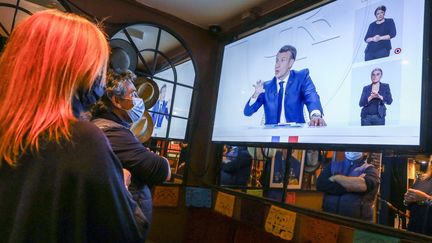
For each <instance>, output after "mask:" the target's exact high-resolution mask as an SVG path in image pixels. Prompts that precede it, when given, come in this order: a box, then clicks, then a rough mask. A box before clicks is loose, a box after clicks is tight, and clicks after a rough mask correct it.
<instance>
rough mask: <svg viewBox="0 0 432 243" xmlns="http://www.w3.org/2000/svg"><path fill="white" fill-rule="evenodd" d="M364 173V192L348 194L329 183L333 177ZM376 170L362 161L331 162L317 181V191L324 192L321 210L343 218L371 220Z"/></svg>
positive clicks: (376, 187)
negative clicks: (365, 187)
mask: <svg viewBox="0 0 432 243" xmlns="http://www.w3.org/2000/svg"><path fill="white" fill-rule="evenodd" d="M363 173H365V174H366V176H365V177H364V178H365V182H366V186H367V190H366V192H363V193H358V192H348V191H347V190H346V189H345V188H344V187H342V186H341V185H340V184H339V183H337V182H331V181H330V180H329V178H330V177H331V176H333V175H337V174H339V175H344V176H360V175H361V174H363ZM378 185H379V174H378V170H377V169H376V168H375V167H374V166H373V165H371V164H367V163H365V162H363V161H362V160H356V161H350V160H344V161H341V162H339V161H333V162H331V163H330V164H329V165H328V166H326V167H325V168H324V170H323V171H322V172H321V174H320V175H319V177H318V179H317V189H318V191H322V192H324V199H323V205H322V207H323V210H324V211H325V212H329V213H335V214H339V215H343V216H348V217H353V218H357V219H363V220H367V221H372V220H373V209H372V206H373V202H374V200H375V197H376V194H377V192H378Z"/></svg>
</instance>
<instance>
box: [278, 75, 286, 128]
mask: <svg viewBox="0 0 432 243" xmlns="http://www.w3.org/2000/svg"><path fill="white" fill-rule="evenodd" d="M284 83H285V82H284V81H280V82H279V93H278V116H277V118H278V122H280V120H281V119H280V118H281V113H282V105H283V104H282V98H283V95H284V86H283V85H284Z"/></svg>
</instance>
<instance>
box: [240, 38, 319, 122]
mask: <svg viewBox="0 0 432 243" xmlns="http://www.w3.org/2000/svg"><path fill="white" fill-rule="evenodd" d="M296 55H297V50H296V48H295V47H293V46H290V45H286V46H283V47H282V48H281V49H280V50H279V52H278V53H277V55H276V64H275V77H274V78H273V79H272V80H269V81H266V82H262V81H261V80H259V81H258V82H257V83H256V85H254V87H255V92H254V93H253V95H252V97H251V98H250V99H249V100H248V102H247V103H246V106H245V108H244V111H243V112H244V115H245V116H251V115H252V114H253V113H255V112H256V111H257V110H258V109H259V108H260V107H261V106H262V105H264V113H265V124H266V125H273V124H278V123H285V122H296V123H305V119H304V116H303V106H304V105H306V106H307V108H308V111H309V114H310V122H309V125H310V126H326V123H325V121H324V119H323V118H322V114H323V110H322V107H321V102H320V97H319V95H318V93H317V92H316V89H315V85H314V84H313V82H312V80H311V78H310V77H309V70H308V69H303V70H300V71H294V70H291V67H292V65H293V64H294V61H295V58H296ZM282 104H283V105H282Z"/></svg>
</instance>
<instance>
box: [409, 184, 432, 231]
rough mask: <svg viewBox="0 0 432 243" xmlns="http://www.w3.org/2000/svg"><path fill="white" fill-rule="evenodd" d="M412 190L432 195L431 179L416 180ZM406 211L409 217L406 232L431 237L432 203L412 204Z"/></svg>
mask: <svg viewBox="0 0 432 243" xmlns="http://www.w3.org/2000/svg"><path fill="white" fill-rule="evenodd" d="M412 188H413V189H417V190H420V191H422V192H424V193H426V194H428V195H432V177H429V178H427V179H425V180H417V181H416V182H415V183H414V185H413V186H412ZM408 209H409V210H410V216H411V217H410V220H409V224H408V230H409V231H413V232H416V233H422V234H427V235H432V202H430V201H428V202H424V203H412V204H410V205H408Z"/></svg>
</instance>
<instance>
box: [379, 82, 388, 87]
mask: <svg viewBox="0 0 432 243" xmlns="http://www.w3.org/2000/svg"><path fill="white" fill-rule="evenodd" d="M381 85H382V86H383V87H390V84H388V83H381Z"/></svg>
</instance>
